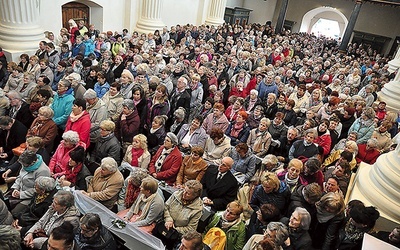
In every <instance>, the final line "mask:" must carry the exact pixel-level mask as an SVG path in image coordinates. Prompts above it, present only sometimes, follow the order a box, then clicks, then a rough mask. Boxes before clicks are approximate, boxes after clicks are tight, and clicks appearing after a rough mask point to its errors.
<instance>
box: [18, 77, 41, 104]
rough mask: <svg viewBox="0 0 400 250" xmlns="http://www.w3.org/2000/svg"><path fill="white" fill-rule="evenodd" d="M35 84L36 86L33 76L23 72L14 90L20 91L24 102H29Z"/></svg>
mask: <svg viewBox="0 0 400 250" xmlns="http://www.w3.org/2000/svg"><path fill="white" fill-rule="evenodd" d="M38 72H40V71H38ZM35 86H36V80H35V76H34V75H32V74H31V73H28V72H25V73H24V78H23V80H22V82H21V84H20V85H19V86H18V87H17V88H16V89H15V91H17V92H18V93H20V95H21V97H22V99H23V100H24V101H25V102H26V103H28V104H30V103H31V95H32V91H33V89H34V88H35Z"/></svg>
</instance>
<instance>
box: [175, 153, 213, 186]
mask: <svg viewBox="0 0 400 250" xmlns="http://www.w3.org/2000/svg"><path fill="white" fill-rule="evenodd" d="M203 154H204V150H203V148H202V147H200V146H194V147H192V148H191V154H190V155H187V156H185V158H183V161H182V165H181V167H180V169H179V173H178V176H177V177H176V182H175V185H176V186H177V187H178V188H181V187H182V186H183V185H184V184H185V183H186V182H187V181H189V180H197V181H201V179H202V178H203V176H204V174H205V172H206V170H207V167H208V165H207V162H206V161H205V160H204V159H203V158H202V157H203Z"/></svg>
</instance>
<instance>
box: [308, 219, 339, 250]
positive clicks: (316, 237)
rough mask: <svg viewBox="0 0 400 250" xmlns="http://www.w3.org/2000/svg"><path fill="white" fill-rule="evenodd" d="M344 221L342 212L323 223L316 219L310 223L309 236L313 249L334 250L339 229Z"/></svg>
mask: <svg viewBox="0 0 400 250" xmlns="http://www.w3.org/2000/svg"><path fill="white" fill-rule="evenodd" d="M343 220H344V212H341V213H339V214H337V215H335V216H334V217H333V218H331V219H330V220H328V221H327V222H325V223H320V222H319V221H318V219H316V220H314V221H312V222H311V226H310V235H311V239H312V242H313V247H314V248H317V249H322V250H330V249H335V245H336V241H337V239H338V233H339V229H340V227H341V225H342V223H343Z"/></svg>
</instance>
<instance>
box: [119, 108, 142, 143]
mask: <svg viewBox="0 0 400 250" xmlns="http://www.w3.org/2000/svg"><path fill="white" fill-rule="evenodd" d="M121 117H122V113H121V114H120V115H119V119H118V121H117V122H116V123H115V136H116V137H117V138H118V140H119V141H120V142H121V143H124V142H129V143H132V140H133V137H134V136H135V135H137V134H138V133H139V125H140V118H139V115H138V112H137V110H136V109H135V110H134V111H133V112H132V113H130V114H129V115H127V116H126V119H125V120H121Z"/></svg>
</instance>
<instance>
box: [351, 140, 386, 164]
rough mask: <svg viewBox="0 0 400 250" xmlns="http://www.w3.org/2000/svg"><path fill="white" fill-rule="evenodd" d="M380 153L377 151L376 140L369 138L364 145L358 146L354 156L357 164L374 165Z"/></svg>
mask: <svg viewBox="0 0 400 250" xmlns="http://www.w3.org/2000/svg"><path fill="white" fill-rule="evenodd" d="M380 155H381V152H379V150H378V140H377V139H375V138H371V139H369V140H368V141H367V143H365V144H358V153H357V156H356V161H357V164H360V163H361V162H365V163H367V164H371V165H372V164H374V163H375V162H376V160H377V159H378V157H379V156H380Z"/></svg>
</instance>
